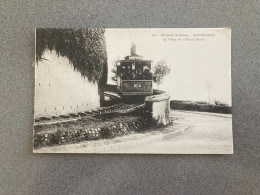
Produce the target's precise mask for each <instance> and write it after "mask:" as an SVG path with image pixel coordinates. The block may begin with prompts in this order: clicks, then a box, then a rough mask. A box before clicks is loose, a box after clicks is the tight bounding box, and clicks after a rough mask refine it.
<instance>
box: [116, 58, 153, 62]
mask: <svg viewBox="0 0 260 195" xmlns="http://www.w3.org/2000/svg"><path fill="white" fill-rule="evenodd" d="M118 62H152V60H141V59H131V60H118Z"/></svg>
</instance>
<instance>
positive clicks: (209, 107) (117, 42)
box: [33, 28, 233, 154]
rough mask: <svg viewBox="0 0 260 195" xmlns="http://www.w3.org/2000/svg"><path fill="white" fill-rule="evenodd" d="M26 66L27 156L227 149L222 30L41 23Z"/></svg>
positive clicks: (226, 48) (227, 60) (226, 60)
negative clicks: (29, 88)
mask: <svg viewBox="0 0 260 195" xmlns="http://www.w3.org/2000/svg"><path fill="white" fill-rule="evenodd" d="M34 67H35V98H34V129H33V152H34V153H93V154H94V153H100V154H106V153H107V154H109V153H111V154H115V153H118V154H120V153H121V154H233V136H232V113H231V108H232V98H231V29H230V28H129V29H127V28H106V29H94V28H84V29H51V28H39V29H36V30H35V63H34Z"/></svg>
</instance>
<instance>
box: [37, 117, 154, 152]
mask: <svg viewBox="0 0 260 195" xmlns="http://www.w3.org/2000/svg"><path fill="white" fill-rule="evenodd" d="M152 125H153V123H152V121H151V120H149V119H146V118H140V119H139V120H136V121H132V122H122V123H115V124H111V125H110V126H108V127H103V128H87V127H84V126H80V127H79V126H75V127H74V128H73V127H69V128H68V127H66V125H62V126H61V127H60V128H58V129H57V131H55V132H48V133H35V134H34V147H35V148H37V147H41V146H52V145H58V144H60V145H61V144H66V143H76V142H80V141H85V140H97V139H102V138H104V139H107V138H113V137H116V136H120V135H125V134H128V133H130V132H131V131H141V130H145V128H149V127H150V126H152ZM61 128H62V130H61ZM66 128H67V129H66Z"/></svg>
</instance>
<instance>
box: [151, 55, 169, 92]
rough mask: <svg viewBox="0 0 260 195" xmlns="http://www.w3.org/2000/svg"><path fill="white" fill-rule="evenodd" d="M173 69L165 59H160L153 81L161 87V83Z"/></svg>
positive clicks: (155, 68)
mask: <svg viewBox="0 0 260 195" xmlns="http://www.w3.org/2000/svg"><path fill="white" fill-rule="evenodd" d="M170 71H171V69H170V67H168V66H167V65H166V63H165V61H163V60H161V61H159V62H158V63H157V64H156V66H155V67H154V73H153V81H154V82H155V83H156V84H157V87H158V89H159V85H160V84H162V81H163V78H164V77H165V76H166V75H167V74H169V73H170Z"/></svg>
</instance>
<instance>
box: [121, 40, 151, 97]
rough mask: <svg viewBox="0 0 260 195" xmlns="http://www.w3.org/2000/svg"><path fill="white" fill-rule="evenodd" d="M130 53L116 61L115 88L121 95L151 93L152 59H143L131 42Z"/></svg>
mask: <svg viewBox="0 0 260 195" xmlns="http://www.w3.org/2000/svg"><path fill="white" fill-rule="evenodd" d="M130 51H131V52H130V53H131V55H130V56H126V57H125V59H124V60H120V61H117V63H116V65H117V88H118V90H119V92H120V93H121V95H122V96H123V97H126V96H146V95H152V94H153V76H152V73H151V69H152V60H143V57H142V56H139V55H137V54H136V46H135V45H134V44H132V47H131V50H130Z"/></svg>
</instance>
